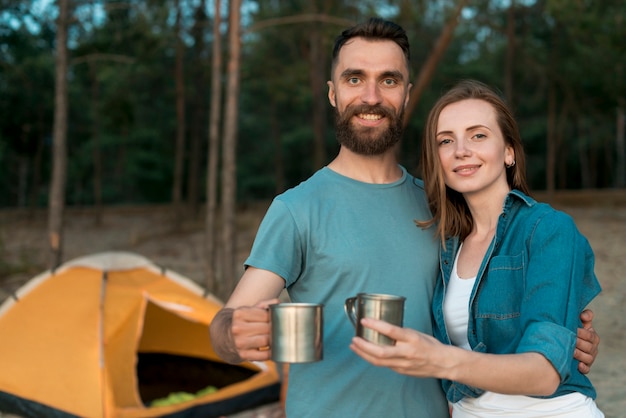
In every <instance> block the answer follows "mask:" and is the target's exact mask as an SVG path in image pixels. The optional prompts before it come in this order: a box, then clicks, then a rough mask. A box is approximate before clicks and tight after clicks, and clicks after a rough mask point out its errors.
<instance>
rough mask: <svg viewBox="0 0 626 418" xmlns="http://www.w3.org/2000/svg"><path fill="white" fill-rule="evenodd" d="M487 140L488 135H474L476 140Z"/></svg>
mask: <svg viewBox="0 0 626 418" xmlns="http://www.w3.org/2000/svg"><path fill="white" fill-rule="evenodd" d="M484 138H487V135H485V134H476V135H474V139H484Z"/></svg>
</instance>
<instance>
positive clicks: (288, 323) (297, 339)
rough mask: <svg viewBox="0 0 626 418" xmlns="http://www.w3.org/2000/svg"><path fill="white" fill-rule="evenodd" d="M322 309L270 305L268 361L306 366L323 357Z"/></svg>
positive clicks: (321, 307)
mask: <svg viewBox="0 0 626 418" xmlns="http://www.w3.org/2000/svg"><path fill="white" fill-rule="evenodd" d="M323 308H324V305H322V304H316V303H277V304H274V305H270V307H269V309H270V318H271V334H270V349H271V350H272V354H271V358H272V360H274V361H276V362H279V363H309V362H313V361H319V360H321V359H322V357H323V339H324V330H323V323H324V316H323Z"/></svg>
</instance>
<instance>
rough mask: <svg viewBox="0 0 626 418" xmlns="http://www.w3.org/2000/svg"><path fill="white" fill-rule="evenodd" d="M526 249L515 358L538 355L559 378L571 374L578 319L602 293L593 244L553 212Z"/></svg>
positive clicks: (536, 228) (565, 217)
mask: <svg viewBox="0 0 626 418" xmlns="http://www.w3.org/2000/svg"><path fill="white" fill-rule="evenodd" d="M533 228H534V230H533V231H532V232H531V234H530V238H529V241H528V243H527V248H528V259H527V260H528V266H527V269H526V276H525V278H524V286H525V289H524V301H523V303H522V309H521V313H520V314H521V325H522V329H523V330H524V332H523V336H522V339H521V341H520V343H519V345H518V348H517V352H539V353H541V354H542V355H544V356H545V357H546V358H547V359H548V361H550V362H551V363H552V365H553V366H554V367H555V369H556V370H557V371H558V373H559V375H560V376H561V380H562V381H563V380H565V379H566V378H567V377H569V374H570V373H571V370H572V361H573V356H574V348H575V344H576V329H577V328H578V327H579V326H580V325H581V321H580V318H579V316H580V313H581V312H582V310H583V309H584V308H585V306H586V305H587V304H588V303H589V302H590V301H591V300H592V299H593V298H594V297H595V296H596V295H597V294H598V293H599V292H600V285H599V283H598V281H597V278H596V276H595V274H594V271H593V265H594V261H593V258H594V257H593V252H592V250H591V247H590V246H589V243H588V242H587V240H586V239H585V237H583V236H582V235H581V234H580V232H579V231H578V229H577V228H576V226H575V224H574V222H573V220H572V219H571V218H570V217H569V216H568V215H567V214H565V213H563V212H558V211H554V210H552V211H549V212H548V213H546V214H545V215H544V216H542V217H540V218H538V220H537V222H536V223H535V224H534V225H533Z"/></svg>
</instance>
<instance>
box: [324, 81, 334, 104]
mask: <svg viewBox="0 0 626 418" xmlns="http://www.w3.org/2000/svg"><path fill="white" fill-rule="evenodd" d="M326 85H328V101H329V102H330V105H331V106H332V107H337V102H336V101H335V84H333V82H332V81H330V80H328V81H327V82H326Z"/></svg>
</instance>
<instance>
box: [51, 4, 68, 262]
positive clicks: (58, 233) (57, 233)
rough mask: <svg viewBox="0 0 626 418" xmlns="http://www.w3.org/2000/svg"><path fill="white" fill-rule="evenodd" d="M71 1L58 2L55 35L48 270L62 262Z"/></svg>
mask: <svg viewBox="0 0 626 418" xmlns="http://www.w3.org/2000/svg"><path fill="white" fill-rule="evenodd" d="M69 14H70V10H69V0H59V17H58V20H57V33H56V47H57V51H56V60H55V71H56V74H55V92H54V129H53V137H52V141H53V146H52V180H51V184H50V196H49V200H48V240H49V244H50V258H49V267H50V269H55V268H56V267H58V266H59V265H60V264H61V262H62V260H63V214H64V213H63V212H64V209H65V180H66V176H67V144H66V141H67V108H68V103H67V100H68V97H67V61H68V59H67V55H68V51H67V31H68V22H69Z"/></svg>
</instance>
